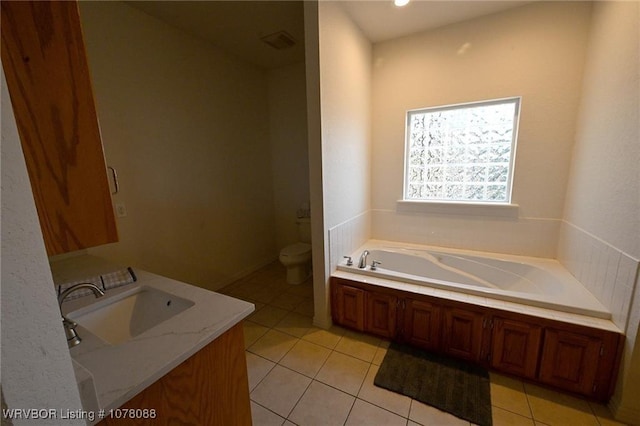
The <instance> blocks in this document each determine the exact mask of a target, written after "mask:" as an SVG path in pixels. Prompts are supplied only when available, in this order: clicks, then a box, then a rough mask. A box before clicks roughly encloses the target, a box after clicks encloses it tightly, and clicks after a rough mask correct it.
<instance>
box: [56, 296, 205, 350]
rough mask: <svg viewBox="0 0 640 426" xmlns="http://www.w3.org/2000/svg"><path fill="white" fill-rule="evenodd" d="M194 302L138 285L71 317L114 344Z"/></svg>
mask: <svg viewBox="0 0 640 426" xmlns="http://www.w3.org/2000/svg"><path fill="white" fill-rule="evenodd" d="M193 305H194V302H193V301H191V300H187V299H183V298H181V297H178V296H175V295H173V294H170V293H165V292H164V291H161V290H158V289H155V288H152V287H147V286H139V287H134V288H132V289H130V290H128V291H125V292H123V293H120V294H118V295H115V296H113V297H104V298H100V299H98V301H97V302H96V303H93V304H91V305H89V306H86V307H84V308H81V309H78V310H76V311H73V312H71V313H69V314H68V315H67V317H68V318H70V319H72V320H73V321H75V322H77V323H78V324H79V325H80V326H82V327H83V328H85V329H87V330H88V331H90V332H91V333H93V334H95V335H96V336H98V337H99V338H101V339H102V340H104V341H105V342H107V343H111V344H112V345H117V344H120V343H123V342H126V341H127V340H130V339H132V338H133V337H136V336H137V335H139V334H141V333H143V332H145V331H147V330H149V329H151V328H153V327H155V326H156V325H158V324H160V323H162V322H164V321H166V320H168V319H170V318H172V317H173V316H175V315H177V314H179V313H180V312H183V311H184V310H186V309H188V308H190V307H191V306H193Z"/></svg>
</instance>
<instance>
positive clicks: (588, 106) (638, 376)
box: [558, 2, 640, 423]
mask: <svg viewBox="0 0 640 426" xmlns="http://www.w3.org/2000/svg"><path fill="white" fill-rule="evenodd" d="M639 23H640V7H639V3H638V2H596V3H595V4H594V9H593V17H592V22H591V29H590V38H589V45H588V50H587V60H586V64H585V73H584V84H583V86H582V98H581V102H580V109H579V111H580V112H579V117H578V123H577V132H576V142H575V146H574V148H573V155H572V161H571V172H570V175H569V180H568V185H567V193H566V201H565V206H564V222H563V226H562V232H561V235H560V242H559V249H558V251H559V253H558V257H559V259H560V261H561V262H562V263H563V264H564V265H565V266H566V267H567V269H569V270H570V271H571V272H572V273H573V274H574V275H575V276H576V277H578V278H579V279H580V281H581V282H582V283H583V284H584V285H585V286H586V287H587V288H588V289H589V290H590V291H591V292H592V293H593V294H594V295H596V296H597V297H598V298H599V299H600V301H601V302H602V303H604V304H605V306H607V307H608V308H609V309H611V311H612V312H613V315H614V321H615V322H616V324H617V325H618V326H619V327H620V328H621V329H622V330H624V331H625V332H626V335H627V339H626V348H625V353H624V361H623V365H622V369H621V374H620V380H618V389H617V390H616V394H615V395H614V398H613V399H612V408H613V409H614V411H617V413H618V415H619V416H620V417H619V418H620V420H623V421H628V422H631V423H633V422H637V421H638V419H640V410H639V408H638V406H637V395H638V394H640V352H639V351H640V345H639V344H638V343H637V340H638V339H637V337H638V327H639V323H640V286H639V284H638V280H639V279H640V278H638V264H639V262H640V260H639V259H640V214H639V212H640V168H639V167H638V164H640V143H639V141H640V130H639V126H640V124H639V123H640V65H639V63H640V33H639V31H640V30H639V28H640V27H639ZM634 288H635V291H634ZM634 295H635V296H634Z"/></svg>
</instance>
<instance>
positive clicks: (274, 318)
mask: <svg viewBox="0 0 640 426" xmlns="http://www.w3.org/2000/svg"><path fill="white" fill-rule="evenodd" d="M288 313H289V311H287V310H284V309H280V308H276V307H275V306H270V305H267V306H265V307H263V308H262V309H260V310H257V311H255V312H254V313H252V314H251V315H249V317H248V318H247V319H248V320H249V321H253V322H255V323H258V324H260V325H264V326H265V327H273V326H275V325H276V324H278V323H279V322H280V320H282V318H284V317H285V316H287V314H288Z"/></svg>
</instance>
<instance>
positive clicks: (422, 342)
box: [402, 299, 441, 350]
mask: <svg viewBox="0 0 640 426" xmlns="http://www.w3.org/2000/svg"><path fill="white" fill-rule="evenodd" d="M440 327H441V321H440V307H439V306H437V305H434V304H433V303H429V302H425V301H421V300H413V299H405V305H404V327H403V330H402V332H403V337H404V339H405V340H406V341H407V342H409V343H411V344H413V345H416V346H419V347H421V348H424V349H432V350H437V349H440Z"/></svg>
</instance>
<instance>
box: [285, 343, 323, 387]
mask: <svg viewBox="0 0 640 426" xmlns="http://www.w3.org/2000/svg"><path fill="white" fill-rule="evenodd" d="M330 354H331V350H330V349H327V348H325V347H323V346H320V345H316V344H315V343H311V342H307V341H306V340H299V341H298V342H297V343H296V344H295V346H294V347H293V348H291V350H290V351H289V352H287V354H286V355H285V356H284V358H282V360H280V365H283V366H285V367H287V368H290V369H292V370H294V371H297V372H298V373H300V374H304V375H305V376H309V377H312V378H313V377H315V375H316V374H318V371H320V368H322V365H323V364H324V363H325V361H326V360H327V358H329V355H330Z"/></svg>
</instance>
